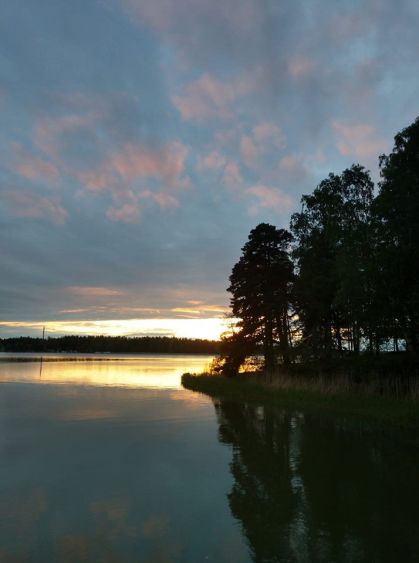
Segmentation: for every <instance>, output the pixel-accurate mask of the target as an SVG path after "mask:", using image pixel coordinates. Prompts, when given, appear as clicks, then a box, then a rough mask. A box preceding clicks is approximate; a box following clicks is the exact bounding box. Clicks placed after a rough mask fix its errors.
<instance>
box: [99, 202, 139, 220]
mask: <svg viewBox="0 0 419 563" xmlns="http://www.w3.org/2000/svg"><path fill="white" fill-rule="evenodd" d="M106 216H107V217H108V218H109V219H110V220H111V221H121V222H122V223H137V222H138V220H139V218H140V208H139V206H138V204H137V203H124V204H122V205H121V206H119V207H110V208H109V209H108V210H107V212H106Z"/></svg>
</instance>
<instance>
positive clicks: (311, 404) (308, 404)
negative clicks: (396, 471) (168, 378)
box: [182, 373, 419, 441]
mask: <svg viewBox="0 0 419 563" xmlns="http://www.w3.org/2000/svg"><path fill="white" fill-rule="evenodd" d="M182 385H183V386H184V387H185V388H186V389H189V390H191V391H197V392H200V393H204V394H206V395H209V396H211V397H217V398H221V399H229V400H238V401H243V402H259V403H264V404H271V405H275V406H278V407H283V408H290V409H304V410H305V411H310V412H326V413H329V414H344V415H351V416H362V417H368V418H369V419H371V420H374V421H376V422H378V423H380V424H385V425H391V427H392V428H399V429H403V430H419V399H418V396H417V395H416V394H415V396H413V395H411V396H410V397H409V398H393V397H391V396H386V395H376V394H374V393H373V392H371V389H368V388H367V387H365V388H360V389H357V391H355V390H354V387H353V386H352V387H351V386H349V385H345V384H342V382H339V381H335V382H333V381H332V382H330V381H324V380H323V381H322V380H321V379H320V380H317V381H313V380H307V379H304V378H290V377H284V378H283V379H282V380H280V379H279V380H277V381H276V382H275V383H273V384H267V383H265V382H262V381H261V379H260V378H257V377H256V376H249V375H243V376H240V377H237V378H226V377H223V376H219V375H208V374H201V375H193V374H190V373H185V374H184V375H183V376H182ZM418 441H419V438H418Z"/></svg>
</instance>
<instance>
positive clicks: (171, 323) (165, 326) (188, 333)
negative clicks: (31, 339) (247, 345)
mask: <svg viewBox="0 0 419 563" xmlns="http://www.w3.org/2000/svg"><path fill="white" fill-rule="evenodd" d="M230 322H231V321H230V320H229V321H227V320H226V319H223V318H218V317H212V318H206V319H119V320H98V321H88V320H80V321H45V322H39V321H36V322H26V321H2V322H0V328H1V331H2V333H3V334H8V333H10V334H14V333H16V334H24V335H30V336H42V331H43V328H44V327H45V334H46V336H61V335H66V334H79V335H105V336H176V337H179V338H205V339H208V340H218V339H219V337H220V335H221V334H222V333H223V332H224V331H225V330H226V329H227V328H228V325H229V323H230Z"/></svg>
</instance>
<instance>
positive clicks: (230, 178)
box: [223, 161, 243, 190]
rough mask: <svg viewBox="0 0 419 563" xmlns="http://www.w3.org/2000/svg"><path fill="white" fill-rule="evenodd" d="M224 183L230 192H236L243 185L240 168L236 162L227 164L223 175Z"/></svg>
mask: <svg viewBox="0 0 419 563" xmlns="http://www.w3.org/2000/svg"><path fill="white" fill-rule="evenodd" d="M223 182H224V184H225V185H226V186H227V188H228V189H230V190H236V189H237V188H239V187H240V186H241V185H242V184H243V178H242V175H241V173H240V167H239V165H238V164H237V163H236V162H233V161H230V162H228V163H227V164H226V167H225V168H224V174H223Z"/></svg>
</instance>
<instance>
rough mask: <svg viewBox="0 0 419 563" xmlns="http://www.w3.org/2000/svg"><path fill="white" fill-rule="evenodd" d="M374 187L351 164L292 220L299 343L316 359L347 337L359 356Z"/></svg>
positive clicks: (307, 198) (322, 184) (326, 182)
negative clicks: (300, 340)
mask: <svg viewBox="0 0 419 563" xmlns="http://www.w3.org/2000/svg"><path fill="white" fill-rule="evenodd" d="M373 188H374V186H373V183H372V181H371V178H370V176H369V173H368V172H367V171H366V170H365V169H364V168H363V167H362V166H360V165H353V166H352V167H351V168H349V169H347V170H344V171H343V173H342V174H341V175H340V176H339V175H336V174H329V176H328V177H327V178H326V179H325V180H323V181H322V182H320V184H319V185H318V186H317V188H316V189H315V190H314V192H313V193H312V194H310V195H304V196H303V197H302V210H301V212H300V213H294V214H293V216H292V218H291V232H292V233H293V235H294V237H295V239H296V241H297V245H296V247H295V250H294V257H295V258H296V260H297V265H298V279H297V282H296V296H297V302H298V314H299V317H300V320H301V323H302V330H303V337H304V341H305V342H307V343H309V345H310V346H309V348H310V350H311V352H312V353H313V354H314V355H315V356H318V357H320V356H322V355H325V356H329V355H330V353H331V351H332V350H334V349H337V350H338V351H339V352H342V350H343V339H344V338H345V337H346V338H347V340H348V341H349V343H350V346H351V348H352V349H353V350H354V351H355V352H358V351H359V347H360V339H361V328H362V326H361V325H362V322H363V321H364V320H365V319H366V318H367V316H368V315H367V312H366V304H367V303H368V302H369V301H368V299H369V298H368V295H367V293H368V284H367V281H366V276H367V269H368V263H369V260H370V258H371V249H370V246H369V244H368V241H369V229H370V215H371V203H372V198H373Z"/></svg>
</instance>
